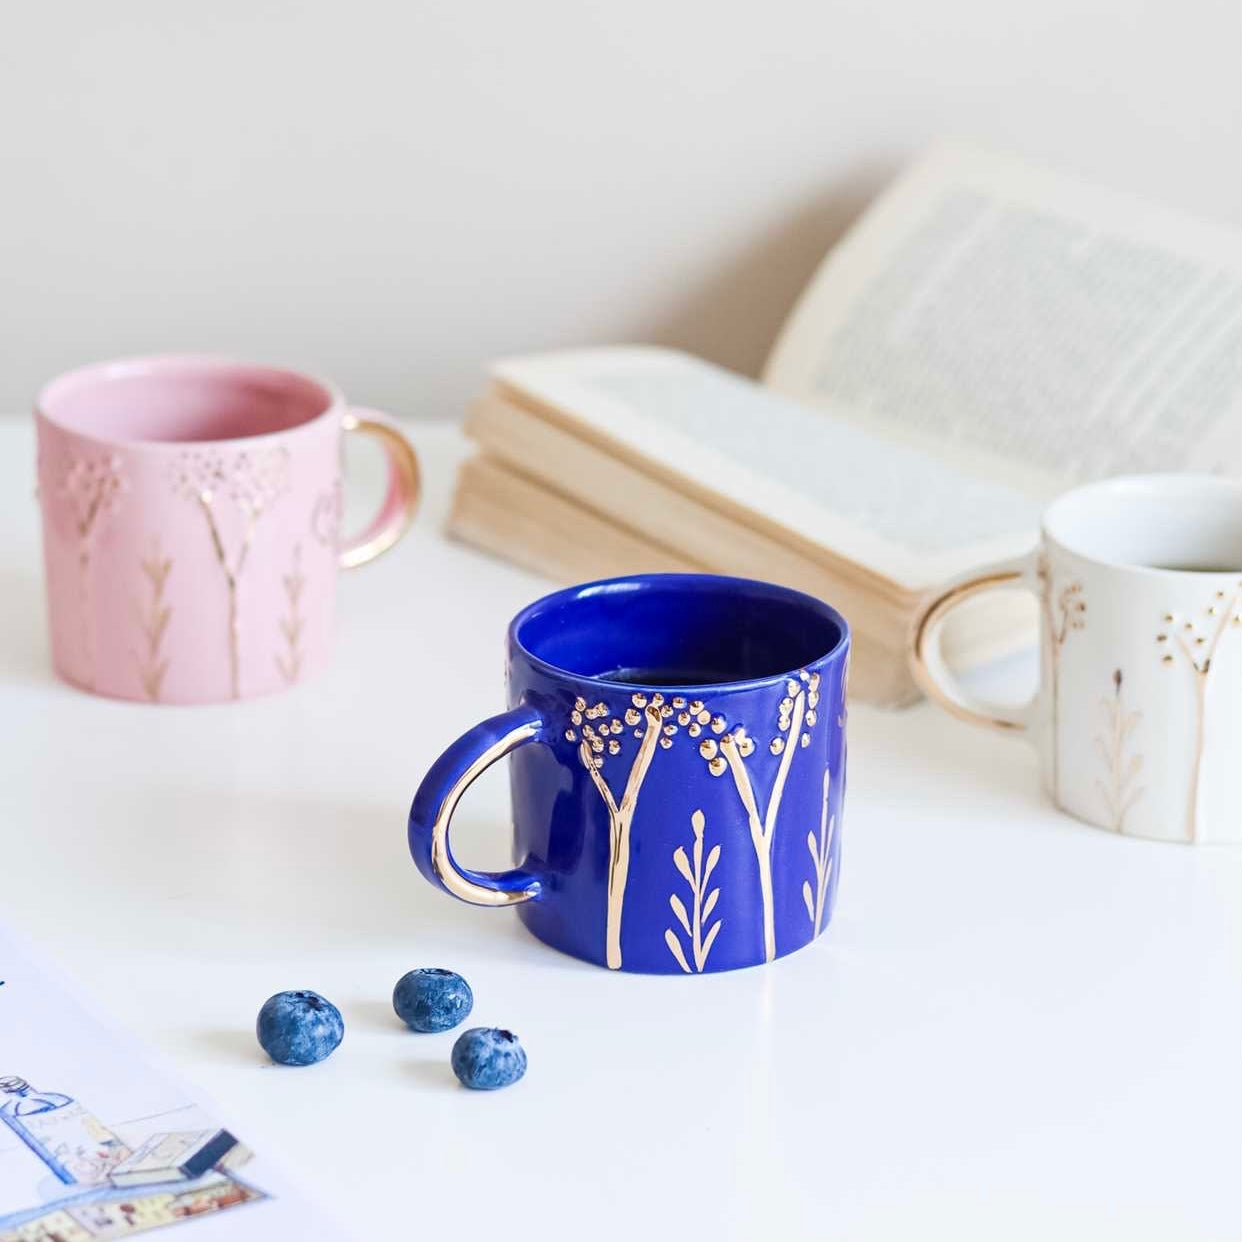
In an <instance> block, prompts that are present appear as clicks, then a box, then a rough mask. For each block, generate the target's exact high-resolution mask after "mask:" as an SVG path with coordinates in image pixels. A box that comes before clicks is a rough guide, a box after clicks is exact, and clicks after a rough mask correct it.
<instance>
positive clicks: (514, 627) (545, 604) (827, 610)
mask: <svg viewBox="0 0 1242 1242" xmlns="http://www.w3.org/2000/svg"><path fill="white" fill-rule="evenodd" d="M672 584H678V585H681V586H684V587H686V588H688V589H689V590H690V591H693V590H695V589H696V588H699V587H702V586H705V585H709V586H711V587H714V588H717V589H720V588H728V589H729V590H730V591H731V592H732V593H737V592H739V591H744V592H746V593H747V594H749V595H751V596H766V597H767V598H769V599H776V598H779V599H782V600H785V601H786V602H790V603H796V604H798V605H801V606H805V607H807V608H809V609H810V610H812V611H815V612H817V613H818V614H819V616H820V617H821V618H822V619H825V620H828V621H830V622H832V624H833V625H835V626H836V629H837V641H836V642H835V643H834V644H833V645H832V646H831V647H830V648H829V649H828V650H827V651H825V652H824V653H823V654H822V655H817V656H816V657H815V658H814V659H813V660H808V661H806V663H805V664H801V665H799V666H798V667H797V668H792V669H787V670H784V671H782V672H779V673H770V674H768V675H766V676H764V677H748V678H739V679H738V680H736V681H716V682H695V683H693V684H692V685H688V684H684V683H675V682H659V683H657V682H650V683H647V682H631V681H617V680H616V679H615V678H610V677H598V676H591V675H589V674H586V673H575V672H573V671H572V670H571V669H567V668H562V667H561V666H560V665H558V664H552V663H550V662H549V661H547V660H545V659H544V658H543V657H542V656H539V655H536V654H535V652H533V651H532V650H531V649H530V648H529V647H528V646H527V645H526V643H524V642H523V641H522V639H521V637H520V632H521V629H522V627H523V625H525V624H526V623H527V622H528V621H530V620H531V619H532V618H533V617H535V616H536V615H537V614H539V613H540V612H541V611H543V610H546V609H549V608H555V607H562V606H564V605H568V604H572V603H574V602H575V601H577V600H580V599H583V598H586V597H589V596H592V595H601V594H605V593H609V592H617V591H621V590H634V591H642V590H649V589H651V588H653V587H654V586H657V585H672ZM508 639H509V644H510V647H511V648H513V649H516V650H518V651H520V652H521V653H522V655H523V657H524V658H525V659H527V660H529V661H530V663H531V664H532V665H533V666H534V667H535V668H537V669H538V670H539V671H540V672H542V673H544V674H546V675H548V676H551V677H555V678H557V679H559V680H561V681H568V682H574V683H585V684H589V685H593V686H599V687H601V688H604V689H608V690H614V691H618V692H622V693H632V692H633V691H636V690H637V691H640V692H641V691H643V690H685V691H687V692H689V691H693V692H694V693H695V694H696V695H698V694H729V693H737V692H738V691H743V690H761V689H769V688H771V687H773V686H775V685H777V684H779V683H780V682H783V681H788V680H789V679H790V678H791V677H796V676H797V675H798V673H799V672H801V671H802V669H809V668H818V667H821V666H824V665H827V664H830V663H833V662H835V661H836V660H838V659H841V658H842V657H843V656H846V655H847V654H848V652H849V649H850V643H851V632H850V625H849V622H848V621H847V620H846V619H845V617H844V616H842V614H841V613H840V612H839V611H838V610H837V609H836V608H834V607H833V606H832V605H831V604H829V603H828V602H827V601H826V600H822V599H819V598H818V597H817V596H814V595H810V594H808V593H807V592H806V591H797V590H794V588H793V587H786V586H780V585H779V584H778V583H775V582H765V581H763V580H762V579H759V578H738V577H733V576H731V575H728V574H696V573H651V574H621V575H618V576H617V577H613V578H597V579H595V580H594V581H592V582H582V583H578V584H576V585H574V586H569V587H562V588H561V589H560V590H559V591H551V592H549V593H548V594H547V595H542V596H540V597H539V598H538V599H536V600H533V601H532V602H531V603H529V604H527V605H526V607H524V608H523V609H521V610H520V611H519V612H518V613H517V614H516V615H515V616H514V618H513V620H512V621H510V622H509V629H508Z"/></svg>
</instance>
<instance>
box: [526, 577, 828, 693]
mask: <svg viewBox="0 0 1242 1242" xmlns="http://www.w3.org/2000/svg"><path fill="white" fill-rule="evenodd" d="M511 633H512V638H513V641H514V642H515V643H516V644H517V645H518V646H519V647H520V648H521V649H522V650H523V651H524V652H525V653H526V654H527V655H528V656H530V657H532V658H533V659H534V660H536V661H538V662H539V663H540V664H543V665H544V666H546V667H547V668H548V669H549V670H551V671H554V672H560V673H562V674H568V675H570V676H572V677H583V678H590V679H592V680H596V681H600V682H602V683H616V684H621V685H628V686H657V687H660V686H663V687H677V686H685V687H691V686H705V685H736V684H737V683H743V682H752V681H763V680H767V679H770V678H776V677H781V676H784V675H787V674H789V673H790V672H791V671H793V670H796V669H800V668H805V667H806V666H807V665H810V664H813V663H815V662H816V661H818V660H822V659H823V658H825V657H826V656H828V655H830V654H831V653H832V652H833V651H834V650H835V649H836V648H837V647H839V646H840V645H841V644H842V643H843V642H844V641H845V637H846V625H845V622H844V621H843V620H842V618H841V616H840V614H839V613H837V612H836V610H835V609H833V608H831V607H829V606H828V605H827V604H825V603H823V602H822V601H820V600H817V599H815V598H814V597H813V596H810V595H804V594H802V593H801V592H798V591H793V590H790V589H788V588H786V587H779V586H774V585H772V584H770V583H763V582H754V581H751V580H749V579H744V578H725V577H718V576H716V575H711V574H650V575H644V576H642V577H636V578H618V579H613V580H611V581H607V582H596V583H590V584H588V585H586V586H579V587H571V588H569V589H568V590H566V591H559V592H557V593H556V594H554V595H549V596H546V597H545V598H543V599H541V600H538V601H537V602H536V603H534V604H532V605H531V606H530V607H529V608H527V609H525V610H524V611H523V612H521V613H519V614H518V616H517V617H516V618H515V620H514V622H513V627H512V631H511Z"/></svg>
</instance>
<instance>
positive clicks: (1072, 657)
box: [913, 474, 1242, 842]
mask: <svg viewBox="0 0 1242 1242" xmlns="http://www.w3.org/2000/svg"><path fill="white" fill-rule="evenodd" d="M999 586H1023V587H1025V588H1026V589H1028V590H1029V591H1031V592H1032V593H1033V594H1034V595H1035V596H1036V597H1037V599H1038V600H1039V604H1040V618H1041V626H1040V633H1041V644H1040V645H1041V679H1040V686H1039V691H1038V693H1037V695H1036V696H1035V698H1034V699H1033V700H1032V701H1031V702H1030V703H1028V704H1026V705H1024V706H1022V707H1019V708H1002V707H997V706H995V705H990V704H986V703H981V702H980V701H979V700H978V699H977V698H975V697H974V696H973V695H971V694H970V693H969V692H968V691H967V690H966V689H965V687H963V686H962V685H961V684H960V683H959V682H958V681H957V679H956V678H955V677H954V676H953V674H952V671H951V670H950V669H949V668H948V667H947V666H946V665H945V662H944V660H943V658H942V657H941V655H940V653H939V651H938V640H937V631H938V628H939V625H940V623H941V622H942V621H943V619H944V617H945V616H946V615H947V614H948V612H949V611H950V610H951V609H952V607H953V606H954V605H955V603H956V602H957V601H958V600H959V599H960V598H962V597H963V596H965V595H970V594H978V593H980V592H981V591H983V590H986V589H991V588H993V587H999ZM913 645H914V665H913V668H914V673H915V676H916V677H918V678H919V680H920V683H921V684H922V686H923V688H924V689H925V690H926V691H927V692H928V694H930V695H931V696H933V697H934V698H936V699H938V700H939V701H940V702H941V703H942V704H943V705H944V706H945V707H947V708H948V709H949V710H950V711H953V712H955V713H956V714H958V715H961V716H964V717H965V718H967V719H970V720H976V721H983V722H985V723H989V724H992V725H995V726H999V727H1001V728H1004V729H1006V730H1008V731H1010V732H1013V733H1015V734H1020V735H1024V736H1026V737H1027V738H1028V739H1029V740H1030V741H1031V742H1032V743H1033V744H1034V745H1035V747H1036V748H1037V750H1038V752H1039V756H1040V766H1041V769H1042V773H1043V779H1044V784H1045V787H1046V788H1047V790H1048V793H1049V795H1050V797H1051V798H1052V799H1053V801H1054V802H1056V804H1057V805H1058V806H1059V807H1061V808H1062V809H1063V810H1065V811H1067V812H1068V813H1069V814H1071V815H1074V816H1076V817H1078V818H1079V819H1083V820H1086V821H1087V822H1088V823H1091V824H1095V825H1097V826H1098V827H1101V828H1106V829H1108V830H1109V831H1112V832H1116V833H1120V834H1125V835H1129V836H1140V837H1151V838H1155V839H1157V840H1164V841H1184V842H1226V841H1239V840H1242V763H1239V755H1242V694H1239V688H1240V687H1242V483H1238V482H1237V481H1236V480H1232V479H1224V478H1215V477H1210V476H1201V475H1189V474H1187V475H1177V474H1169V475H1145V476H1135V477H1129V478H1118V479H1109V480H1106V481H1104V482H1101V483H1094V484H1091V485H1089V486H1087V487H1083V488H1078V489H1077V490H1075V491H1071V492H1068V493H1067V494H1066V495H1064V496H1062V497H1061V498H1060V499H1059V500H1057V501H1055V502H1054V503H1053V504H1052V505H1051V506H1050V507H1049V509H1048V511H1047V513H1046V514H1045V516H1044V522H1043V538H1042V541H1041V546H1040V547H1039V548H1038V549H1037V550H1036V551H1035V552H1034V553H1033V554H1032V555H1030V556H1029V557H1023V558H1021V559H1019V560H1017V561H1013V562H1009V563H1007V564H1005V565H999V566H993V567H992V568H991V569H989V570H985V571H984V573H983V574H982V575H978V576H975V577H973V578H971V579H969V580H967V581H965V582H963V583H960V584H958V585H957V586H955V587H953V588H951V589H950V590H949V591H948V592H946V593H945V594H944V595H942V596H941V597H940V599H939V600H936V601H933V602H932V603H931V604H930V606H929V608H928V610H927V612H926V613H925V615H924V616H923V618H921V619H920V621H919V623H918V624H917V625H916V628H915V634H914V644H913Z"/></svg>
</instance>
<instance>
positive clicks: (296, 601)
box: [276, 543, 306, 685]
mask: <svg viewBox="0 0 1242 1242" xmlns="http://www.w3.org/2000/svg"><path fill="white" fill-rule="evenodd" d="M280 584H281V587H282V588H283V590H284V593H285V604H286V607H287V612H286V613H285V615H284V616H283V617H281V618H280V633H281V635H282V637H283V638H284V640H285V651H284V652H283V653H281V652H279V651H278V652H277V653H276V667H277V668H278V669H280V675H281V676H282V677H283V678H284V679H285V683H286V684H287V685H292V684H293V683H294V682H295V681H297V679H298V675H299V674H300V673H301V671H302V626H303V624H304V621H303V617H302V610H301V604H302V591H303V589H304V588H305V586H306V575H305V574H304V573H303V572H302V545H301V544H300V543H295V544H294V545H293V554H292V558H291V564H290V566H289V572H288V573H287V574H282V575H281V578H280Z"/></svg>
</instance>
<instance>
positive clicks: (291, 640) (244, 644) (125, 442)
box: [35, 357, 419, 703]
mask: <svg viewBox="0 0 1242 1242" xmlns="http://www.w3.org/2000/svg"><path fill="white" fill-rule="evenodd" d="M35 420H36V423H37V426H38V441H39V462H38V472H39V497H40V504H41V506H42V510H43V554H44V564H45V567H46V574H47V599H48V621H49V626H50V629H51V638H52V663H53V665H54V666H55V669H56V672H57V673H58V674H59V675H60V676H61V677H62V678H64V679H65V681H67V682H69V683H71V684H72V685H75V686H78V687H80V688H82V689H84V690H90V691H93V692H94V693H96V694H104V695H110V696H112V697H114V698H122V699H140V700H147V701H150V702H158V703H212V702H217V701H219V700H222V699H240V698H246V697H248V696H250V695H257V694H266V693H268V692H270V691H273V690H279V689H281V688H283V687H285V686H288V685H291V684H292V683H294V682H296V681H300V680H301V679H302V678H303V677H306V676H308V675H309V674H311V673H313V672H314V671H315V670H316V669H318V668H319V667H320V666H321V665H323V664H324V663H325V662H326V660H327V658H328V655H329V652H330V650H331V645H332V630H333V621H334V614H335V604H336V576H337V570H338V569H342V568H343V569H349V568H352V567H353V566H355V565H361V564H363V563H364V562H366V561H369V560H371V559H373V558H374V557H376V556H378V555H379V554H380V553H381V552H383V551H385V550H386V549H387V548H390V547H392V545H393V544H394V543H396V542H397V540H398V539H400V538H401V536H402V535H403V534H404V533H405V530H406V528H407V527H408V526H409V524H410V520H411V519H412V517H413V515H414V509H415V507H416V505H417V502H418V492H419V480H418V460H417V458H416V457H415V455H414V450H413V449H412V448H411V447H410V445H409V444H408V442H407V441H406V440H405V438H404V437H403V436H402V435H401V433H400V432H399V431H398V430H397V428H396V425H395V424H394V423H393V422H392V420H391V419H389V418H388V417H387V416H385V415H383V414H379V413H376V412H375V411H372V410H362V409H351V408H349V407H348V406H346V404H345V401H344V399H343V397H342V396H341V394H340V393H339V392H338V391H337V390H336V389H335V388H334V387H333V386H332V385H330V384H325V383H323V382H322V381H320V380H315V379H311V378H309V377H308V376H305V375H299V374H297V373H296V372H294V371H284V370H280V369H278V368H275V367H264V366H252V365H248V364H243V363H236V362H228V361H224V360H222V359H216V358H195V357H168V358H139V359H134V360H130V361H124V362H105V363H101V364H99V365H97V366H90V367H84V368H83V369H81V370H78V371H72V372H70V373H69V374H67V375H62V376H61V377H60V378H59V379H55V380H53V381H52V382H51V383H50V384H48V385H47V387H46V388H44V389H43V391H42V392H41V393H40V394H39V397H38V401H37V404H36V407H35ZM345 431H361V432H365V433H367V434H368V435H373V436H375V437H377V438H378V439H379V441H380V443H381V445H382V446H383V448H384V451H385V453H386V454H387V457H388V490H387V494H386V496H385V498H384V501H383V504H382V506H381V508H380V511H379V513H378V515H377V516H376V517H375V519H374V521H373V522H372V523H371V524H370V525H369V526H368V527H367V528H366V529H365V530H364V531H363V532H362V533H361V534H360V535H358V536H356V537H354V538H352V539H346V540H344V541H342V540H341V538H340V524H341V511H342V488H341V436H342V433H343V432H345Z"/></svg>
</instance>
